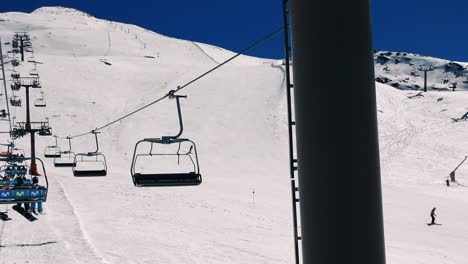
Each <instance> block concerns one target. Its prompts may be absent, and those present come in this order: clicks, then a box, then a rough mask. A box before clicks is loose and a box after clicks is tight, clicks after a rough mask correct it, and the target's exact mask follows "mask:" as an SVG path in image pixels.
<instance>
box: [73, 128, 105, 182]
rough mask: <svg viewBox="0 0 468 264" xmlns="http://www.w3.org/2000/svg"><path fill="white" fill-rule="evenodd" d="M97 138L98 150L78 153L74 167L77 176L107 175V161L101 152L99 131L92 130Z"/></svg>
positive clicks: (74, 173)
mask: <svg viewBox="0 0 468 264" xmlns="http://www.w3.org/2000/svg"><path fill="white" fill-rule="evenodd" d="M92 133H93V134H94V136H95V139H96V151H93V152H86V153H77V154H76V155H75V159H74V163H75V164H74V165H75V166H73V167H72V170H73V175H74V176H76V177H96V176H106V175H107V161H106V157H105V156H104V154H102V153H100V152H99V142H98V138H97V134H99V133H100V132H97V131H95V130H93V131H92Z"/></svg>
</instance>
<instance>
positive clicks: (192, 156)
mask: <svg viewBox="0 0 468 264" xmlns="http://www.w3.org/2000/svg"><path fill="white" fill-rule="evenodd" d="M174 92H175V91H171V92H170V97H169V98H171V99H174V98H175V100H176V103H177V112H178V117H179V126H180V130H179V133H178V134H177V135H175V136H163V137H161V138H145V139H142V140H140V141H138V142H137V143H136V145H135V151H134V153H133V159H132V165H131V168H130V172H131V176H132V180H133V184H134V185H135V186H136V187H156V186H188V185H199V184H201V182H202V176H201V174H200V166H199V163H198V154H197V148H196V145H195V143H194V142H193V141H191V140H189V139H185V138H179V136H181V135H182V132H183V123H182V114H181V110H180V102H179V98H185V97H186V96H181V95H175V94H174ZM145 145H146V148H147V149H146V151H145V152H143V151H142V150H141V148H142V146H145ZM171 147H172V149H171ZM145 160H146V162H144V161H145ZM148 160H150V161H149V162H148ZM155 160H156V161H157V163H156V162H155ZM175 163H176V164H177V166H178V169H177V172H174V170H172V168H170V169H166V170H164V171H163V170H162V165H169V164H170V165H171V167H173V164H175ZM181 163H183V164H181ZM148 165H153V166H148ZM148 167H149V168H148Z"/></svg>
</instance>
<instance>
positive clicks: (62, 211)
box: [0, 178, 107, 264]
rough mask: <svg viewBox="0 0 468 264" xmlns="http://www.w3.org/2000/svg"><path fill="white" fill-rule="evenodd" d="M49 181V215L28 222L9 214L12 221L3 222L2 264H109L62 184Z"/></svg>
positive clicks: (0, 238) (0, 252) (11, 213)
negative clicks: (86, 230)
mask: <svg viewBox="0 0 468 264" xmlns="http://www.w3.org/2000/svg"><path fill="white" fill-rule="evenodd" d="M49 181H50V182H51V184H50V188H49V190H50V192H49V193H50V194H49V199H48V202H47V203H44V209H45V212H46V213H47V214H46V215H39V216H38V217H37V218H38V220H37V221H34V222H29V221H27V220H26V219H24V218H23V217H22V216H20V215H19V214H17V213H16V212H14V211H13V210H9V212H8V213H9V216H10V217H11V218H12V219H11V220H10V221H8V222H3V223H2V227H1V231H0V232H1V236H0V264H7V263H8V264H10V263H23V261H24V262H25V263H28V262H29V263H34V264H52V263H57V264H58V263H60V264H62V263H78V264H81V263H89V264H95V263H107V262H106V261H105V260H104V259H103V258H102V257H100V256H98V254H97V252H96V250H95V249H94V247H93V245H92V244H91V243H90V241H89V240H88V239H87V238H86V235H85V234H84V231H83V230H82V229H81V224H80V221H79V218H78V217H77V216H76V215H75V213H74V209H73V207H72V205H71V203H70V202H69V201H68V198H67V196H66V194H65V193H64V191H63V189H62V188H61V186H60V184H59V183H58V182H57V180H56V179H54V178H51V179H49ZM9 207H10V206H8V208H9ZM6 208H7V207H5V208H2V210H4V209H6ZM49 208H50V210H49ZM19 230H21V232H18V231H19ZM18 261H19V262H18Z"/></svg>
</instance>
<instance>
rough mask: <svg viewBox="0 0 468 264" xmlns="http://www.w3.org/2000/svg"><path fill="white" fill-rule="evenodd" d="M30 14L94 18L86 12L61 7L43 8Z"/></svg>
mask: <svg viewBox="0 0 468 264" xmlns="http://www.w3.org/2000/svg"><path fill="white" fill-rule="evenodd" d="M31 14H49V15H50V14H53V15H74V16H85V17H92V18H94V16H92V15H91V14H88V13H86V12H83V11H80V10H77V9H74V8H69V7H63V6H44V7H40V8H38V9H36V10H34V11H32V12H31Z"/></svg>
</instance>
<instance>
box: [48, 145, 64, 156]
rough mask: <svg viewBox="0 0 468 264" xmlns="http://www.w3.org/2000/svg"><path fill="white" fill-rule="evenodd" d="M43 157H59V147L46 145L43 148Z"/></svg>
mask: <svg viewBox="0 0 468 264" xmlns="http://www.w3.org/2000/svg"><path fill="white" fill-rule="evenodd" d="M44 157H46V158H60V157H61V154H60V147H58V146H47V147H46V148H45V150H44Z"/></svg>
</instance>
